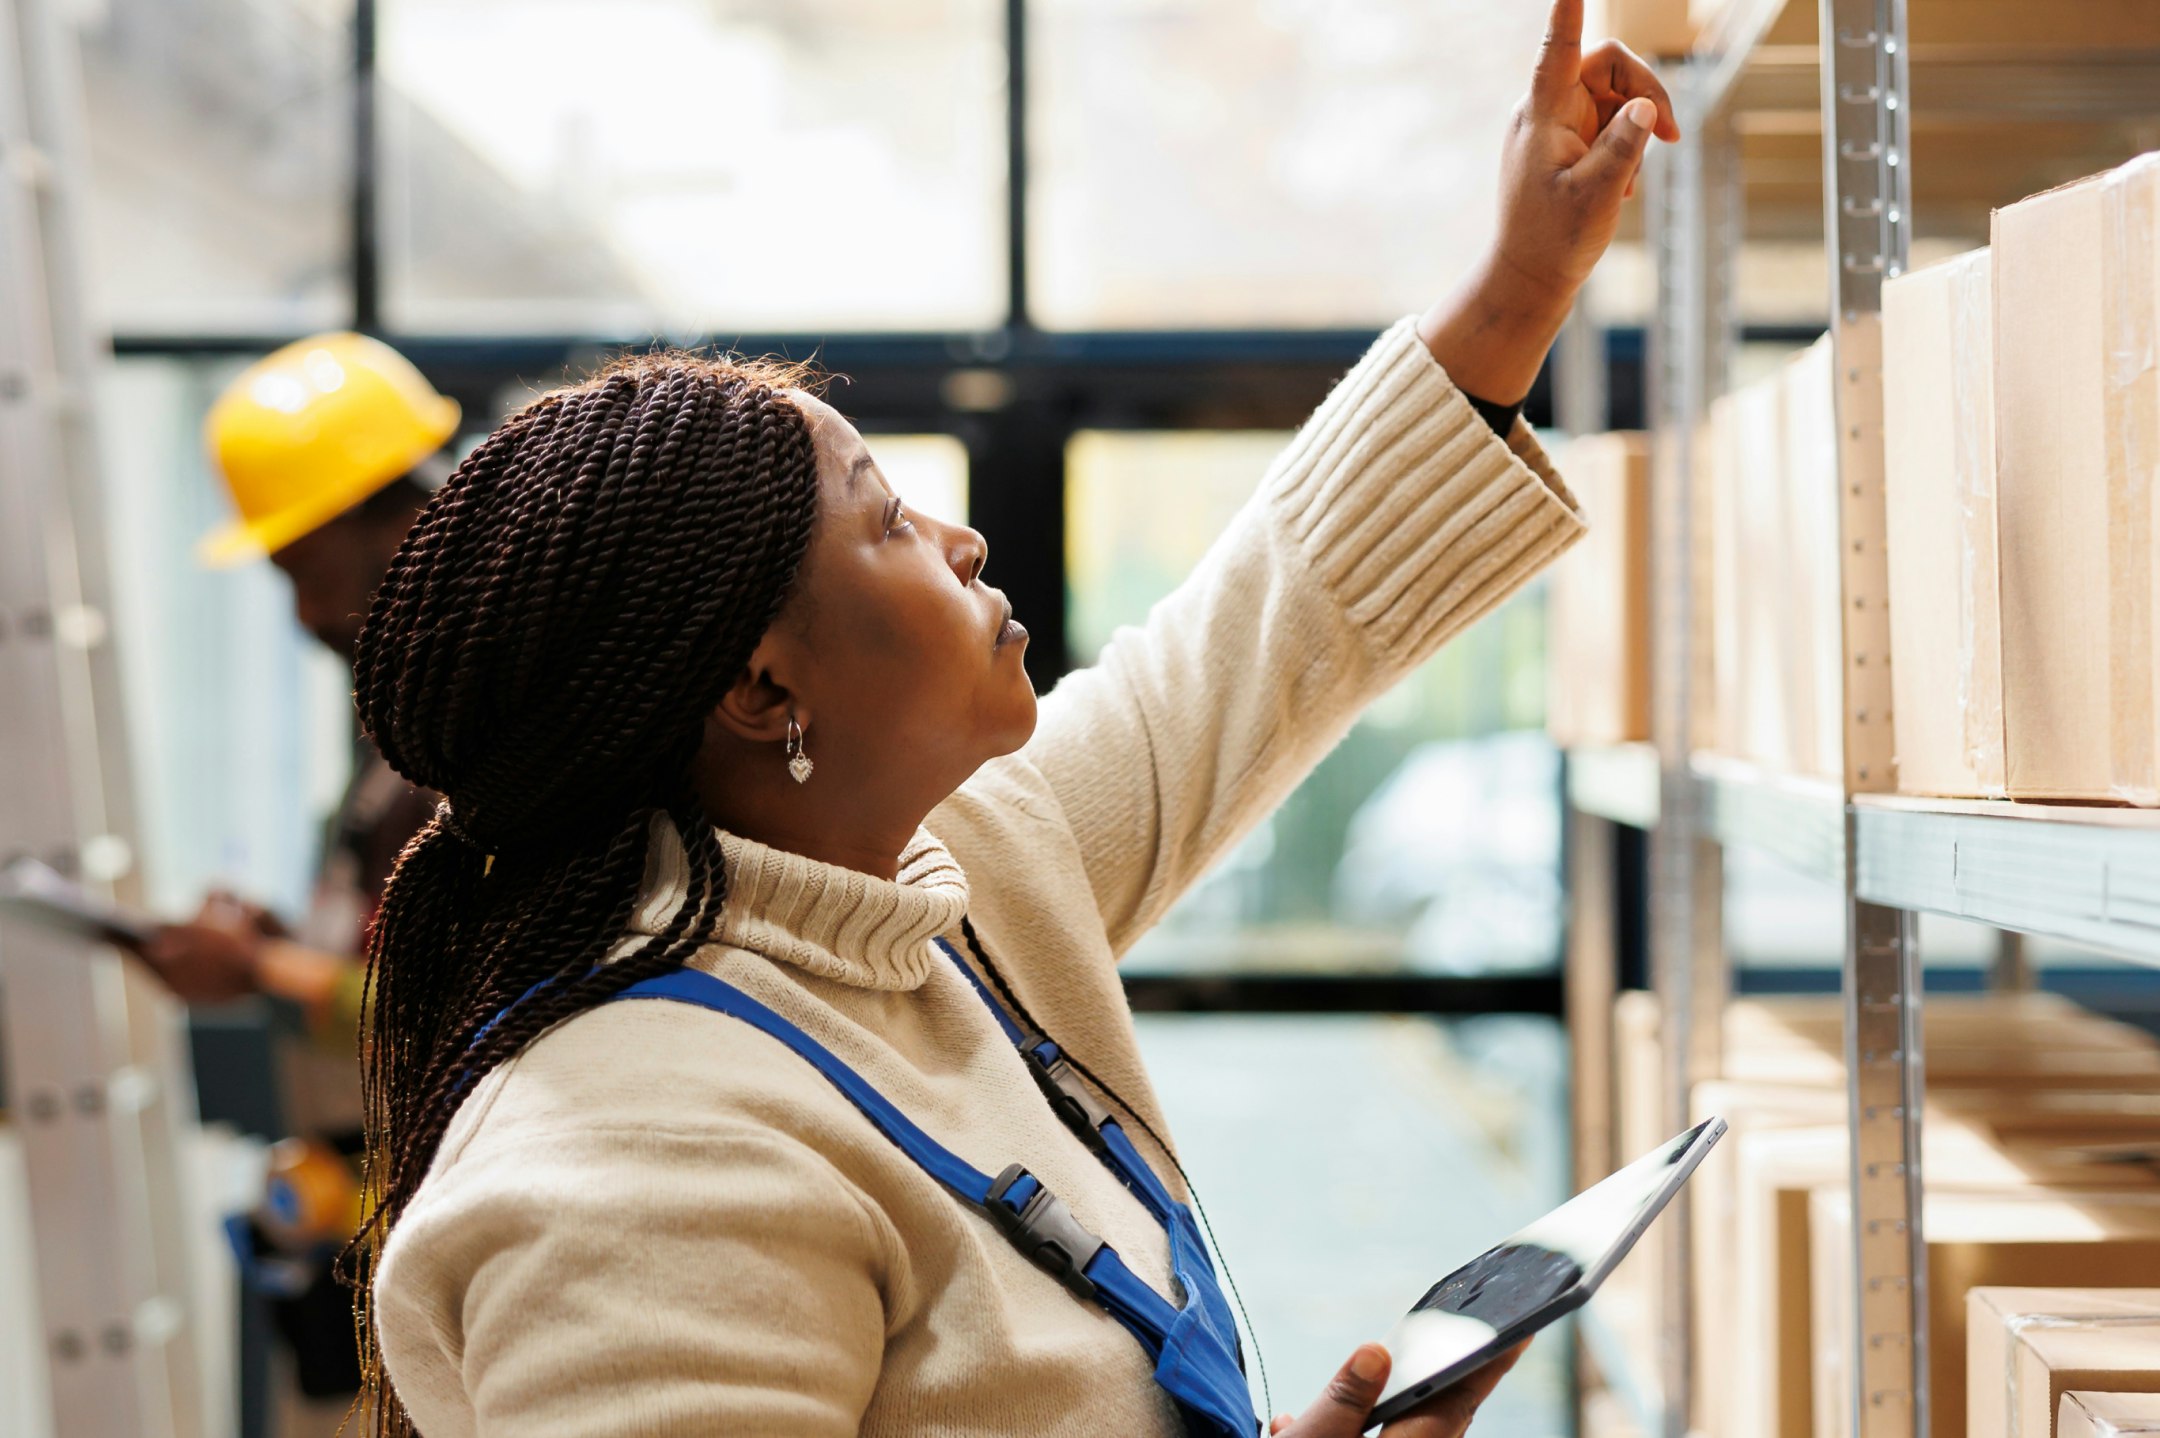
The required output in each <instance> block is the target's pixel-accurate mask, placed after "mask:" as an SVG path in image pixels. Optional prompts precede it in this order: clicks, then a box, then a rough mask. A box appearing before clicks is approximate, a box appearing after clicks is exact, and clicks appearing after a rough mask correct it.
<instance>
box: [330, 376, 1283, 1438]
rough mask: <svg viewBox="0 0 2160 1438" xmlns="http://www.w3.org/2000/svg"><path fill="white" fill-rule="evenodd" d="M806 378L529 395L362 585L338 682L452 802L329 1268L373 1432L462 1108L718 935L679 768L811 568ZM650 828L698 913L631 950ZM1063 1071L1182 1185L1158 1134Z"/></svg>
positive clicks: (615, 385)
mask: <svg viewBox="0 0 2160 1438" xmlns="http://www.w3.org/2000/svg"><path fill="white" fill-rule="evenodd" d="M808 379H809V375H808V374H807V372H805V371H804V370H802V369H800V368H797V367H791V366H782V365H777V364H770V363H763V362H749V361H740V360H732V359H730V360H716V359H707V358H703V357H699V356H694V355H687V354H673V353H670V354H653V355H640V356H635V357H632V358H628V359H624V360H621V361H618V362H617V363H615V364H614V365H612V366H610V367H609V368H607V369H605V370H603V371H602V372H601V373H600V374H598V375H597V376H595V377H594V378H592V379H590V380H587V381H585V382H584V383H582V384H578V385H574V386H571V387H569V388H566V389H561V390H557V391H554V392H552V393H550V394H547V395H544V396H542V397H541V398H539V399H537V400H535V401H534V402H533V403H531V404H530V405H528V406H526V407H525V408H524V409H522V410H520V411H519V412H518V413H517V414H515V415H513V416H512V417H511V418H509V419H508V420H506V421H505V422H504V423H503V424H502V426H501V427H500V428H498V429H497V430H496V431H495V432H494V433H493V434H492V435H490V436H489V437H488V438H487V439H486V440H485V441H483V442H482V443H481V445H480V446H479V447H478V448H477V449H475V450H474V451H473V452H472V454H471V455H470V456H469V457H468V458H467V459H466V460H465V462H464V463H462V464H461V465H459V466H458V468H457V470H456V471H455V473H453V474H452V475H451V477H450V480H449V482H448V483H447V484H446V485H444V487H443V488H442V490H441V491H440V492H439V493H438V494H437V495H436V496H435V497H434V498H433V499H432V500H430V501H429V503H428V505H427V507H426V508H425V509H424V510H423V511H422V512H421V514H420V517H419V519H418V520H417V521H416V522H415V523H414V525H413V527H412V530H411V532H410V533H409V534H408V535H407V536H406V539H405V542H404V544H403V545H402V546H401V547H400V548H399V550H398V554H397V557H396V559H395V560H394V561H393V562H392V563H391V566H390V572H389V574H388V575H387V576H386V577H385V578H384V580H383V584H382V588H381V589H380V590H378V591H377V593H376V596H375V601H374V604H373V606H372V608H371V609H370V611H369V613H368V618H367V623H366V625H365V626H364V627H363V628H362V630H361V633H360V643H359V648H358V651H357V654H356V656H355V659H354V666H353V676H354V695H355V699H356V700H357V702H358V705H359V710H360V719H361V722H362V724H363V725H364V726H365V728H366V730H367V732H368V734H369V736H370V737H371V738H372V739H373V740H374V742H375V744H376V746H377V748H378V749H380V750H381V752H382V755H383V758H384V759H385V760H386V761H388V762H389V764H390V765H391V767H393V768H394V769H396V770H397V771H398V772H399V773H400V774H402V775H404V776H405V777H406V778H408V779H410V780H411V781H412V782H413V783H415V784H417V785H420V786H421V787H423V788H427V789H432V790H434V791H435V792H436V793H439V794H441V795H443V796H444V798H445V803H444V806H443V808H442V809H440V810H439V811H438V812H437V813H436V816H435V818H434V819H433V820H432V821H431V822H430V823H429V824H428V825H427V826H426V827H425V828H423V829H422V830H421V831H420V833H419V834H418V835H416V836H415V837H414V838H413V840H412V841H411V843H409V844H408V845H406V847H405V851H404V852H403V854H401V855H400V856H399V858H398V864H397V869H396V871H395V872H394V873H393V874H392V875H391V877H390V882H389V885H388V887H387V888H386V889H385V890H384V893H383V902H382V906H381V908H380V909H379V910H378V911H377V914H376V918H375V923H374V926H373V928H372V930H371V931H370V934H369V939H368V986H367V994H366V1000H365V1004H364V1018H363V1022H362V1027H361V1041H360V1061H361V1093H362V1099H363V1103H364V1107H365V1110H366V1119H367V1136H368V1145H367V1164H368V1172H367V1191H368V1195H369V1200H370V1205H371V1207H370V1213H369V1218H368V1221H367V1224H366V1226H365V1227H364V1228H363V1229H362V1230H361V1232H360V1234H359V1235H358V1236H357V1237H356V1238H355V1239H354V1240H353V1243H352V1245H351V1246H350V1248H348V1250H347V1252H346V1259H347V1273H348V1277H349V1278H350V1279H351V1281H352V1282H353V1283H354V1285H355V1287H356V1289H357V1295H356V1302H355V1314H356V1320H357V1329H358V1334H357V1337H358V1341H359V1343H360V1345H361V1353H362V1372H363V1374H364V1375H365V1386H364V1387H363V1390H362V1393H361V1396H360V1404H361V1410H362V1416H363V1421H364V1422H365V1423H367V1425H368V1426H369V1427H370V1429H371V1430H372V1431H373V1432H374V1433H375V1434H376V1435H378V1438H409V1435H412V1434H413V1431H414V1430H413V1426H412V1423H411V1420H410V1418H409V1417H408V1416H407V1414H406V1413H405V1411H404V1408H403V1405H402V1404H400V1403H399V1402H398V1399H397V1395H396V1392H395V1391H394V1389H393V1388H392V1387H391V1385H390V1383H389V1381H388V1379H387V1377H386V1375H385V1374H384V1373H383V1371H382V1365H381V1360H380V1353H379V1350H378V1347H377V1344H376V1334H375V1328H374V1323H373V1304H372V1299H371V1295H370V1293H369V1287H368V1282H369V1278H370V1269H371V1267H372V1264H371V1259H372V1257H373V1255H374V1254H375V1253H377V1252H379V1250H380V1246H381V1243H382V1241H383V1240H384V1239H385V1238H386V1237H387V1236H388V1234H389V1232H390V1230H391V1229H392V1228H394V1227H395V1226H396V1224H397V1222H398V1219H399V1217H400V1216H401V1215H402V1214H403V1212H404V1211H405V1208H406V1206H407V1204H409V1203H410V1202H411V1200H412V1197H413V1195H414V1193H415V1192H417V1191H418V1189H419V1187H420V1184H421V1181H422V1180H423V1179H424V1178H425V1177H426V1176H427V1171H428V1167H429V1165H430V1164H431V1163H432V1162H433V1160H434V1157H435V1153H436V1150H437V1148H438V1147H439V1146H440V1144H441V1142H442V1138H443V1134H444V1131H445V1130H446V1129H447V1128H448V1126H449V1124H450V1121H451V1118H452V1117H453V1116H454V1115H455V1113H456V1112H457V1107H458V1104H459V1102H460V1101H461V1099H462V1098H463V1096H464V1095H465V1094H466V1092H467V1091H468V1089H469V1088H470V1087H471V1086H472V1085H473V1084H474V1083H476V1082H477V1081H478V1080H479V1079H480V1078H481V1077H483V1076H484V1075H486V1074H487V1073H489V1072H490V1071H492V1070H493V1069H495V1068H497V1067H499V1066H500V1065H502V1064H503V1063H505V1062H507V1061H508V1060H509V1059H511V1058H513V1057H515V1056H516V1055H517V1054H518V1053H519V1052H520V1051H521V1050H523V1049H524V1048H525V1046H526V1045H528V1044H530V1043H531V1042H532V1041H533V1040H534V1039H536V1038H538V1037H539V1036H540V1035H541V1034H542V1033H544V1032H546V1031H547V1030H548V1029H550V1028H552V1027H553V1026H554V1025H556V1024H558V1023H561V1022H562V1021H563V1020H565V1019H568V1018H571V1017H573V1016H574V1015H577V1014H579V1013H582V1012H584V1011H585V1010H587V1009H590V1008H592V1007H594V1006H595V1005H597V1004H600V1003H602V1002H605V1001H606V1000H607V999H608V998H609V997H610V996H611V995H613V994H615V993H618V992H620V991H621V990H623V989H625V988H627V987H629V986H630V985H631V984H634V983H636V982H638V981H639V980H641V979H645V978H649V977H651V976H653V975H655V974H659V973H664V972H666V971H668V970H670V969H673V968H676V967H678V966H680V965H681V964H682V963H683V962H684V961H685V960H687V959H688V958H689V957H690V956H691V955H692V954H693V953H694V952H695V951H696V950H697V949H698V947H699V946H700V945H702V944H704V943H705V942H706V941H707V940H708V939H709V937H710V935H711V933H712V930H713V927H714V924H715V923H716V921H717V919H718V917H719V913H720V906H721V903H722V901H723V900H724V898H725V897H726V869H725V866H724V864H723V861H722V858H721V852H720V844H719V839H718V836H717V834H716V832H715V830H714V829H713V826H712V824H711V822H710V821H709V820H708V819H707V818H706V817H705V816H704V814H703V812H702V810H701V809H700V807H699V805H698V803H697V800H696V798H695V797H694V796H693V794H692V793H691V791H690V785H689V778H688V769H689V764H690V761H691V758H692V757H693V755H694V754H695V753H696V750H697V747H698V742H699V737H700V734H701V731H702V727H703V722H704V716H705V715H706V714H707V713H708V712H709V711H710V710H711V709H712V707H713V706H714V705H715V704H717V703H718V702H719V700H720V697H721V695H722V694H723V693H725V692H726V690H727V688H728V686H729V685H730V684H732V683H733V682H734V680H735V678H736V677H737V676H738V675H739V674H740V673H741V672H742V670H743V668H744V666H745V665H746V664H747V663H748V661H749V657H750V653H751V651H752V650H753V649H754V648H755V647H756V645H757V641H758V640H759V639H760V638H761V637H762V636H763V635H764V633H765V630H766V629H767V628H768V627H769V626H770V625H771V623H772V621H773V619H774V618H775V617H776V616H777V615H778V614H779V612H780V608H781V605H782V604H783V602H784V601H785V600H786V599H787V597H788V595H789V593H790V591H791V589H792V586H793V584H794V581H795V578H796V575H797V573H798V571H799V570H800V569H801V566H802V563H803V558H804V556H805V554H806V553H807V551H808V548H809V543H810V535H811V529H812V526H813V522H814V520H815V517H816V513H817V504H818V483H817V459H816V450H815V447H814V445H813V443H812V441H811V437H810V431H809V426H808V423H807V421H806V420H805V418H804V416H803V414H802V411H801V410H800V409H799V408H797V407H796V405H795V404H794V403H793V402H792V401H791V400H789V399H788V397H787V396H786V394H784V393H783V390H785V389H786V388H788V387H791V386H796V385H800V384H803V383H805V382H806V381H807V380H808ZM660 824H665V825H670V826H672V827H673V828H674V830H675V832H676V835H677V836H678V837H679V838H680V840H681V842H682V847H683V851H684V853H685V854H686V855H687V857H688V866H687V867H688V882H687V886H686V889H685V895H684V898H683V901H682V903H681V904H680V906H679V907H678V908H677V909H676V910H675V914H674V917H673V918H672V919H671V920H670V921H669V923H668V924H667V926H666V927H665V929H664V930H663V931H662V932H660V933H658V934H655V935H651V936H648V937H642V938H636V939H631V940H627V941H626V939H625V936H626V934H627V933H628V931H629V926H630V921H631V917H632V910H633V908H634V907H635V905H636V903H637V900H638V898H639V896H640V893H641V890H642V886H643V881H644V875H645V864H646V857H647V853H648V850H649V848H650V844H651V838H652V832H653V829H654V827H655V826H656V825H660ZM964 928H965V937H966V939H967V942H968V945H969V947H970V949H971V950H972V951H973V953H974V956H975V958H976V960H977V962H978V963H980V964H981V966H982V968H983V970H984V972H985V973H986V974H988V975H989V977H990V980H991V982H992V983H993V984H995V985H996V986H997V988H998V990H999V991H1000V993H1001V994H1002V995H1003V996H1004V998H1005V1000H1006V1002H1007V1003H1008V1004H1009V1005H1010V1006H1011V1007H1012V1009H1013V1011H1014V1012H1015V1013H1018V1014H1020V1015H1022V1016H1023V1017H1024V1018H1025V1019H1026V1021H1027V1022H1028V1023H1029V1024H1030V1025H1031V1026H1033V1027H1035V1028H1036V1029H1038V1030H1040V1029H1041V1025H1039V1024H1036V1023H1035V1021H1034V1019H1033V1016H1032V1015H1029V1014H1028V1013H1027V1010H1026V1007H1025V1005H1023V1004H1022V1003H1021V1001H1020V998H1019V995H1018V994H1017V993H1015V992H1014V990H1013V988H1012V986H1011V985H1010V984H1009V983H1008V982H1007V981H1006V979H1005V976H1004V975H1003V974H1002V973H1001V972H1000V971H999V970H998V968H997V966H996V965H995V964H993V963H992V962H991V958H990V955H989V954H988V952H987V951H986V950H985V949H984V947H983V946H982V943H981V941H980V939H979V937H978V936H977V934H976V932H975V929H974V926H973V924H972V923H968V924H965V925H964ZM618 944H623V945H624V947H625V950H626V951H625V952H621V953H618V954H616V956H615V958H614V961H613V962H608V963H603V962H602V960H603V959H605V958H606V957H607V956H608V955H609V954H610V953H611V951H613V950H615V948H616V946H617V945H618ZM1067 1057H1068V1058H1070V1059H1071V1061H1072V1062H1073V1064H1074V1066H1075V1067H1076V1068H1078V1069H1079V1070H1080V1072H1082V1073H1083V1074H1085V1075H1086V1076H1087V1078H1088V1079H1089V1080H1090V1081H1091V1082H1093V1083H1094V1084H1095V1085H1096V1087H1097V1088H1098V1089H1100V1090H1101V1091H1102V1092H1103V1093H1104V1094H1105V1095H1106V1096H1107V1097H1109V1098H1110V1099H1111V1101H1112V1102H1114V1103H1116V1104H1117V1105H1118V1107H1119V1108H1121V1109H1123V1110H1124V1111H1125V1112H1126V1113H1127V1114H1128V1115H1129V1116H1130V1117H1132V1118H1133V1119H1134V1121H1136V1122H1137V1123H1138V1124H1139V1125H1140V1126H1141V1127H1142V1128H1143V1129H1144V1130H1145V1131H1146V1132H1147V1133H1148V1135H1149V1136H1150V1137H1151V1138H1153V1139H1154V1140H1155V1142H1156V1144H1157V1145H1158V1146H1159V1147H1160V1148H1161V1149H1162V1151H1163V1152H1164V1153H1165V1154H1168V1155H1169V1156H1170V1160H1171V1162H1172V1163H1173V1164H1175V1165H1176V1166H1177V1169H1178V1172H1179V1174H1180V1176H1185V1171H1184V1166H1183V1165H1182V1164H1180V1163H1178V1161H1177V1156H1176V1153H1175V1151H1174V1150H1172V1149H1171V1147H1170V1145H1169V1143H1168V1142H1167V1141H1166V1140H1165V1139H1163V1138H1162V1136H1161V1135H1160V1134H1158V1133H1156V1131H1155V1129H1154V1127H1153V1126H1152V1125H1150V1124H1149V1123H1148V1121H1147V1120H1146V1118H1145V1117H1143V1116H1142V1115H1141V1114H1140V1113H1139V1112H1138V1111H1137V1110H1135V1109H1134V1108H1133V1107H1132V1105H1131V1104H1129V1103H1127V1102H1125V1100H1124V1099H1123V1097H1122V1096H1121V1095H1119V1094H1118V1093H1117V1092H1116V1090H1114V1089H1112V1088H1111V1087H1110V1085H1108V1084H1107V1083H1105V1082H1103V1081H1102V1079H1100V1078H1099V1077H1097V1076H1096V1074H1095V1073H1094V1071H1093V1070H1091V1069H1089V1068H1088V1067H1087V1066H1086V1065H1085V1064H1084V1063H1082V1062H1081V1061H1080V1060H1079V1059H1078V1057H1077V1056H1074V1055H1072V1054H1071V1053H1070V1051H1068V1052H1067ZM1185 1177H1186V1184H1187V1187H1188V1189H1190V1188H1191V1186H1192V1181H1191V1179H1190V1177H1189V1176H1185ZM1201 1221H1202V1223H1206V1221H1207V1219H1206V1213H1205V1210H1202V1211H1201ZM1213 1237H1214V1235H1213V1232H1212V1229H1211V1230H1210V1233H1209V1238H1210V1239H1211V1240H1212V1239H1213ZM1217 1250H1218V1252H1219V1251H1220V1245H1219V1244H1218V1245H1217ZM1228 1276H1229V1275H1228V1272H1227V1270H1226V1271H1225V1277H1226V1278H1227V1277H1228ZM1231 1292H1232V1294H1233V1295H1236V1293H1237V1288H1236V1282H1235V1280H1234V1279H1232V1280H1231ZM1238 1306H1239V1309H1240V1310H1241V1311H1242V1310H1243V1307H1244V1301H1243V1298H1242V1297H1239V1298H1238ZM1250 1326H1251V1322H1250V1319H1248V1320H1247V1327H1248V1328H1250ZM1261 1381H1262V1385H1263V1387H1264V1386H1265V1384H1266V1368H1265V1366H1264V1363H1263V1366H1262V1368H1261Z"/></svg>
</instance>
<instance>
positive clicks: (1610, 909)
mask: <svg viewBox="0 0 2160 1438" xmlns="http://www.w3.org/2000/svg"><path fill="white" fill-rule="evenodd" d="M1566 826H1567V895H1568V926H1567V955H1566V964H1567V1027H1568V1054H1569V1065H1570V1070H1571V1080H1572V1083H1573V1087H1574V1094H1575V1102H1574V1103H1573V1104H1572V1105H1571V1107H1572V1109H1573V1110H1574V1114H1575V1145H1574V1147H1575V1186H1576V1187H1577V1188H1587V1187H1589V1186H1590V1185H1591V1184H1593V1183H1596V1182H1597V1181H1598V1180H1599V1179H1601V1178H1604V1177H1605V1176H1606V1175H1607V1174H1609V1173H1611V1172H1612V1171H1613V1167H1614V1162H1615V1155H1614V1153H1613V1051H1612V1044H1613V1017H1612V1015H1613V1000H1614V998H1615V996H1616V994H1617V991H1618V988H1619V977H1620V936H1619V931H1618V925H1617V923H1616V919H1617V917H1618V912H1617V909H1616V907H1615V902H1614V901H1615V899H1616V897H1617V896H1616V895H1615V893H1614V887H1615V879H1616V863H1617V854H1616V852H1615V851H1616V849H1617V845H1616V844H1615V843H1614V834H1613V830H1614V827H1615V826H1614V825H1613V823H1612V821H1611V820H1609V819H1601V818H1599V817H1598V816H1597V815H1595V814H1585V813H1583V812H1582V811H1580V810H1578V809H1572V808H1571V809H1569V810H1567V811H1566ZM1628 1157H1630V1158H1632V1157H1634V1155H1633V1154H1630V1155H1628Z"/></svg>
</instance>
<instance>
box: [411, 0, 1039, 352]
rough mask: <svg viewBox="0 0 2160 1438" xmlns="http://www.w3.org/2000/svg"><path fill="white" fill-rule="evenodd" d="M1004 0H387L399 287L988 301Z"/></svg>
mask: <svg viewBox="0 0 2160 1438" xmlns="http://www.w3.org/2000/svg"><path fill="white" fill-rule="evenodd" d="M1002 24H1003V15H1002V11H1001V10H1000V8H999V5H998V3H997V0H910V3H908V4H905V5H895V4H890V3H882V0H790V3H788V4H785V5H770V4H766V5H758V4H750V3H745V0H606V3H605V4H604V5H600V4H594V3H592V0H383V4H382V30H381V52H380V53H381V58H380V64H381V78H382V81H383V87H384V88H383V93H384V96H385V100H386V109H385V113H384V122H385V134H384V139H385V143H384V146H383V158H384V174H385V177H386V188H385V193H384V200H385V205H386V209H385V215H386V220H387V224H386V228H385V233H384V241H385V254H384V263H385V272H384V273H385V281H386V287H387V303H388V313H389V315H390V317H391V318H392V319H393V321H394V322H395V323H396V324H398V325H400V326H402V327H407V328H416V329H431V330H480V331H492V332H501V331H506V330H508V331H514V330H532V329H549V330H557V331H568V332H583V333H598V334H624V335H635V334H649V333H655V332H658V333H663V334H682V333H694V334H703V333H716V334H720V335H731V334H738V333H742V332H745V331H753V332H770V331H775V330H793V331H817V330H826V329H852V330H866V329H867V330H880V329H967V328H974V327H982V326H989V325H995V324H997V323H999V322H1001V321H1002V319H1003V318H1004V306H1005V246H1004V229H1003V213H1004V193H1005V192H1004V177H1005V145H1004V133H1003V114H1004V105H1005V89H1004V84H1005V61H1004V47H1003V43H1002Z"/></svg>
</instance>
